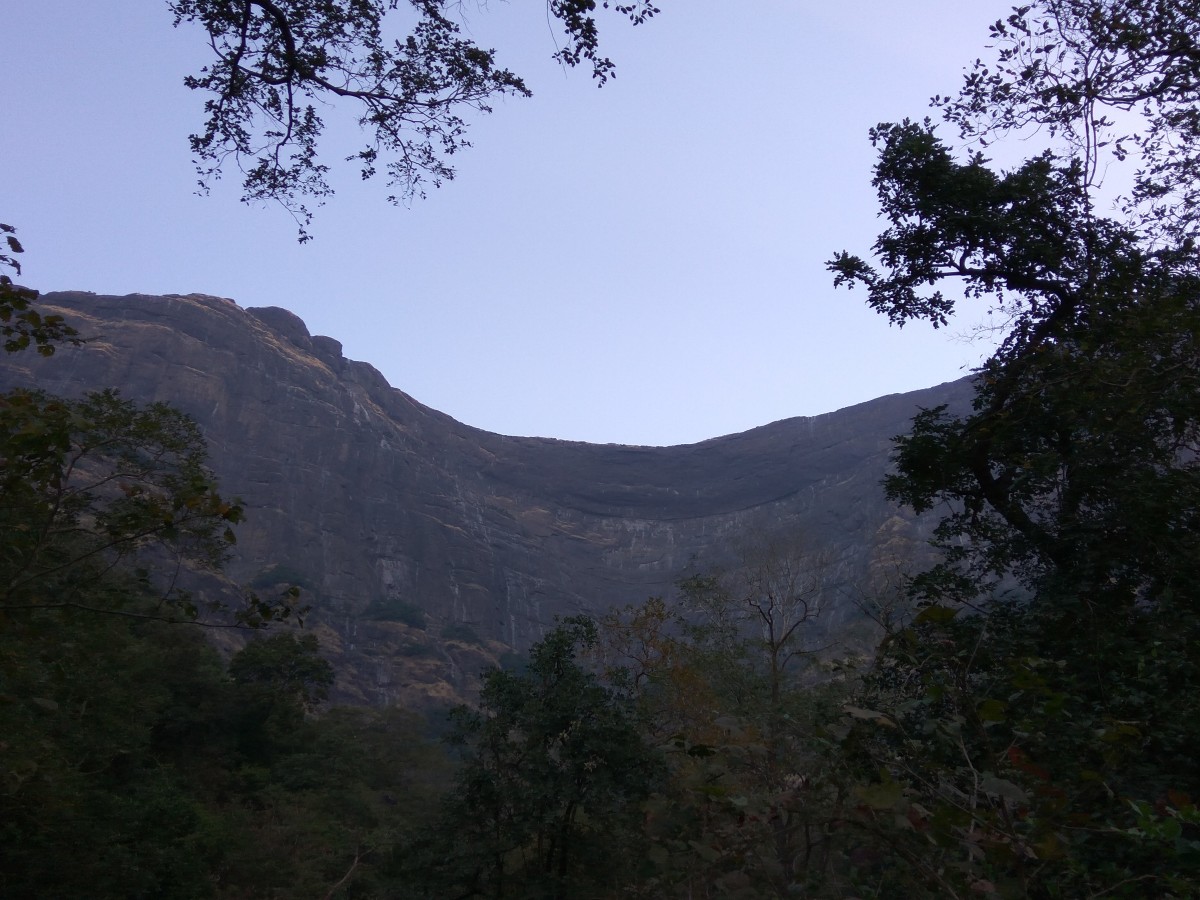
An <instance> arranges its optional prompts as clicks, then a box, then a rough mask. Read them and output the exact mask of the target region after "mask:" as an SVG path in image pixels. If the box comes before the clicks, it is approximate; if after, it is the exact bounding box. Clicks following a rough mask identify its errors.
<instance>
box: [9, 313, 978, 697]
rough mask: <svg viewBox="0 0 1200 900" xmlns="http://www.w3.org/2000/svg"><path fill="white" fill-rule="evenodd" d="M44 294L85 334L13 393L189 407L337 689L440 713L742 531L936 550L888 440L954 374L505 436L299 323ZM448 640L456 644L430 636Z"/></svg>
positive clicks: (241, 565)
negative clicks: (894, 503) (721, 423)
mask: <svg viewBox="0 0 1200 900" xmlns="http://www.w3.org/2000/svg"><path fill="white" fill-rule="evenodd" d="M43 299H44V303H45V306H46V307H51V308H53V311H55V312H59V313H61V314H62V315H64V316H66V317H67V319H68V321H69V322H71V324H73V325H75V327H76V328H78V329H79V330H80V331H81V332H83V333H84V334H85V335H87V336H89V337H91V338H92V341H91V342H90V343H89V344H88V345H86V346H85V347H82V348H79V349H73V348H65V349H62V350H60V351H59V352H58V353H57V354H56V355H55V356H54V357H52V358H50V359H45V360H44V359H40V358H38V357H35V356H34V355H33V354H28V353H25V354H16V355H9V356H8V357H7V358H4V359H3V360H2V361H0V383H2V386H4V387H8V386H12V385H14V384H19V383H29V382H33V383H36V384H37V385H38V386H39V387H41V388H43V389H45V390H48V391H51V392H55V393H60V394H68V395H76V394H79V393H81V392H82V391H84V390H88V389H93V388H99V387H108V386H114V387H117V388H119V389H120V390H121V391H122V392H123V393H124V395H125V396H127V397H131V398H134V399H137V400H142V401H150V400H162V401H166V402H169V403H171V404H173V405H175V406H176V407H178V408H180V409H182V410H184V411H186V412H188V413H190V414H191V415H192V416H194V417H195V418H196V420H197V421H198V422H199V423H200V424H201V426H202V427H203V429H204V431H205V434H206V435H207V437H208V440H209V442H210V447H211V453H212V464H213V468H214V469H215V470H216V472H217V474H218V475H219V476H220V479H221V483H222V487H223V490H224V491H225V492H226V493H228V494H231V495H236V496H239V497H241V498H242V500H243V501H244V503H245V505H246V508H247V512H248V521H247V522H246V523H245V524H244V525H243V526H242V527H241V529H240V531H239V534H238V550H237V555H236V557H235V558H234V560H233V563H232V565H231V567H230V573H231V575H232V576H234V577H235V578H237V579H239V580H241V581H243V582H246V583H255V584H259V585H267V584H270V583H272V581H273V580H279V581H296V582H299V583H300V584H302V586H303V587H305V589H306V590H307V591H308V592H309V597H310V602H312V603H313V605H314V608H315V621H317V622H318V623H319V624H320V627H321V629H322V640H323V643H324V645H325V646H326V648H327V649H328V650H329V651H330V652H331V653H332V654H333V655H334V656H335V659H336V660H338V661H340V662H341V664H342V666H343V669H344V671H346V672H352V674H351V675H344V677H343V678H342V679H341V680H340V682H339V687H340V696H341V697H342V698H343V699H357V700H361V701H364V702H388V701H392V700H396V699H398V698H404V699H406V700H411V699H412V697H413V695H414V694H413V692H414V691H415V692H416V694H417V695H419V696H421V697H424V698H425V699H426V700H429V701H435V700H439V699H449V697H448V696H447V697H445V698H443V697H442V696H441V694H447V693H453V689H454V688H455V685H456V682H455V679H458V683H465V681H464V679H466V678H467V677H468V676H473V675H475V674H476V672H477V670H478V669H479V668H480V667H481V666H482V665H484V664H485V663H486V662H487V661H488V660H490V659H494V658H495V655H496V654H497V653H498V652H499V651H500V649H501V648H500V645H499V644H497V643H495V642H497V641H499V642H503V643H504V644H508V645H512V646H516V647H523V646H527V645H528V644H529V643H530V642H531V641H533V640H535V639H536V638H538V637H539V636H540V635H541V634H542V632H543V630H544V629H545V628H546V627H547V625H548V624H550V623H552V621H553V618H554V616H555V615H562V614H570V613H574V612H579V611H592V612H595V611H602V610H604V609H607V608H609V607H611V606H613V605H614V604H624V603H628V602H640V601H641V600H644V599H645V598H646V597H647V596H650V595H653V594H662V593H666V592H669V590H670V588H671V585H672V584H673V583H674V581H675V580H676V579H677V578H678V577H679V576H680V574H681V573H683V572H684V571H685V570H686V569H687V568H688V567H689V566H692V565H695V564H696V562H697V561H698V562H699V563H700V564H701V565H702V566H707V565H710V564H728V563H730V562H731V561H732V556H731V552H732V550H733V548H734V547H735V546H736V545H737V543H738V541H739V540H740V539H741V538H742V537H743V536H745V535H747V534H750V533H759V532H762V533H769V532H778V533H803V534H805V535H807V538H806V539H807V540H811V541H819V542H823V543H829V544H831V545H833V546H834V547H835V548H836V552H837V555H838V559H839V565H840V566H841V569H842V571H843V573H844V575H845V577H846V578H853V577H857V576H858V575H859V574H861V573H862V572H863V571H865V570H866V569H867V568H868V566H869V565H870V564H871V562H872V560H873V559H874V560H877V559H878V558H879V557H880V554H881V553H886V554H893V555H894V553H895V551H896V547H897V545H898V543H899V544H904V543H908V544H917V543H919V542H920V541H921V540H922V538H923V530H924V529H923V528H922V527H919V525H918V524H915V523H913V522H912V521H911V520H910V519H909V518H907V517H904V516H898V515H897V513H896V511H895V510H893V509H891V508H889V506H888V504H887V503H886V502H885V501H884V499H883V496H882V490H881V488H880V487H879V481H880V478H881V477H882V475H883V473H884V470H885V467H886V465H887V462H888V457H889V453H890V444H891V438H892V437H893V436H894V435H896V434H898V433H900V432H903V431H905V430H907V426H908V420H909V419H910V417H911V416H912V415H913V413H914V412H916V410H917V409H918V407H922V406H925V407H928V406H933V405H937V404H939V403H944V402H951V403H962V402H964V400H965V398H966V396H967V393H968V390H967V386H966V384H965V383H964V382H956V383H953V384H949V385H942V386H940V387H938V388H932V389H930V390H926V391H920V392H916V393H912V394H905V395H893V396H888V397H882V398H880V399H877V400H873V401H871V402H869V403H863V404H860V405H858V406H854V407H850V408H848V409H844V410H841V411H839V412H835V413H829V414H827V415H822V416H815V417H812V418H796V419H788V420H786V421H782V422H776V423H774V424H771V425H766V426H763V427H761V428H756V429H753V430H752V431H748V432H745V433H743V434H737V435H730V436H727V437H720V438H715V439H713V440H709V441H704V442H701V443H698V444H691V445H687V446H679V447H630V446H622V445H615V444H609V445H594V444H583V443H574V442H569V441H560V440H551V439H546V438H533V437H506V436H503V435H497V434H491V433H489V432H485V431H481V430H479V429H476V428H471V427H469V426H467V425H463V424H462V423H460V422H457V421H455V420H454V419H452V418H450V417H449V416H447V415H444V414H442V413H440V412H437V411H436V410H433V409H430V408H428V407H426V406H422V405H421V404H420V403H418V402H416V401H415V400H414V399H413V398H411V397H409V396H408V395H407V394H405V393H403V392H402V391H399V390H396V389H394V388H392V387H390V386H389V385H388V384H387V382H386V381H385V380H384V378H383V376H382V375H380V373H379V372H378V371H376V370H375V369H374V368H373V367H371V366H369V365H367V364H366V363H361V362H355V361H352V360H347V359H345V358H344V357H343V356H342V352H341V345H340V344H339V343H338V342H337V341H336V340H334V339H332V338H328V337H322V336H315V337H314V336H312V335H310V334H309V333H308V329H307V328H306V327H305V325H304V323H303V322H302V321H301V320H300V319H299V318H298V317H297V316H295V315H293V314H292V313H290V312H288V311H287V310H284V309H279V308H277V307H269V308H265V309H242V308H241V307H239V306H237V305H236V304H235V303H234V302H233V301H231V300H226V299H222V298H216V297H209V296H205V295H197V294H191V295H187V296H178V295H171V296H166V297H150V296H143V295H130V296H126V297H107V296H96V295H92V294H85V293H57V294H48V295H46V296H45V297H44V298H43ZM422 614H423V617H424V618H422ZM848 615H849V613H847V612H845V611H842V612H837V611H834V613H833V614H832V615H831V616H830V617H829V619H828V621H829V622H831V623H833V624H837V622H839V621H842V620H844V619H845V618H846V617H847V616H848ZM422 626H423V628H422ZM462 626H466V630H465V631H464V630H463V628H462ZM455 627H458V628H459V630H458V631H457V632H454V628H455ZM448 628H449V629H450V630H449V631H446V629H448ZM443 631H444V632H445V633H446V634H451V633H452V632H453V633H455V634H457V635H458V637H457V638H455V639H453V640H447V641H441V640H432V638H433V637H436V636H438V635H440V634H441V633H442V632H443ZM472 632H473V633H474V637H475V638H477V640H471V639H465V640H464V639H463V637H464V635H466V636H467V638H470V637H471V633H472ZM400 658H403V659H404V660H405V662H404V664H403V665H401V664H400V663H399V662H398V661H397V660H398V659H400ZM422 660H424V661H425V662H428V665H427V666H425V669H427V670H428V671H427V672H426V673H425V675H419V674H414V673H415V672H420V671H424V670H423V669H422V665H423V663H422V662H421V661H422ZM439 673H440V674H439ZM447 673H449V675H447ZM422 677H427V678H428V682H427V683H424V682H422V683H418V682H414V680H413V679H419V678H422ZM400 682H403V683H400ZM447 683H448V684H450V685H451V687H450V688H447V687H446V685H447ZM422 684H425V685H426V686H425V687H422ZM414 685H415V686H414Z"/></svg>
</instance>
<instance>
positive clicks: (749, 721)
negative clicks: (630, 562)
mask: <svg viewBox="0 0 1200 900" xmlns="http://www.w3.org/2000/svg"><path fill="white" fill-rule="evenodd" d="M740 555H741V558H740V560H739V566H738V567H737V569H735V570H734V571H731V572H724V573H714V574H701V575H693V576H690V577H688V578H685V579H684V580H682V581H681V582H680V583H679V597H678V600H677V601H676V602H674V603H672V604H668V603H666V602H665V601H663V600H661V599H657V598H655V599H651V600H650V601H648V602H647V603H645V604H643V605H642V606H640V607H637V608H627V609H625V610H623V611H619V612H614V613H613V614H611V615H610V616H609V617H607V618H606V619H605V621H604V628H605V633H606V637H607V644H608V656H609V657H610V665H612V666H613V667H615V668H618V669H620V668H628V670H629V674H630V677H631V681H632V683H633V685H634V686H635V687H636V695H637V697H638V701H639V710H640V713H641V718H642V723H643V724H642V727H643V729H644V731H645V732H646V734H647V735H648V737H649V738H650V739H652V740H653V741H654V742H655V743H657V744H658V745H659V746H661V747H662V748H663V749H664V750H665V752H666V759H667V765H668V780H667V782H666V784H665V786H664V787H663V788H662V789H661V791H660V792H659V793H658V794H656V796H655V797H654V798H653V799H652V801H651V802H650V804H649V806H648V815H647V822H646V841H647V844H648V845H649V846H650V848H652V849H651V851H650V852H649V854H648V855H649V858H650V860H651V861H652V862H653V864H654V865H653V869H654V872H653V875H652V876H651V877H650V878H648V879H647V880H646V882H645V883H644V885H643V887H644V890H645V891H646V892H645V893H644V894H643V895H644V896H660V897H668V896H680V897H684V896H686V897H718V896H722V897H723V896H745V897H765V896H771V897H774V896H780V897H783V896H792V895H794V894H795V893H796V892H798V891H806V892H807V891H813V890H817V889H818V885H824V886H825V887H826V888H828V889H829V892H830V895H834V894H835V892H836V888H835V887H834V885H833V884H832V882H831V879H830V869H829V865H830V862H831V860H832V858H833V856H834V855H835V851H836V852H840V851H837V848H836V847H835V844H836V837H835V836H834V835H833V832H832V823H833V822H834V821H835V820H836V819H837V818H838V814H837V813H836V810H837V808H838V805H839V797H840V796H841V794H842V793H844V792H843V790H842V787H841V785H840V784H839V783H838V779H837V776H836V771H835V770H836V768H837V763H836V760H835V759H834V758H833V754H832V753H831V752H830V751H831V750H832V748H833V746H834V741H832V740H831V739H830V737H829V735H828V734H827V733H826V731H827V729H826V726H827V725H828V724H830V723H836V722H837V721H838V719H839V715H840V700H841V699H842V698H843V697H844V693H845V686H844V685H843V684H842V683H840V682H839V681H838V680H837V679H831V678H830V677H829V675H830V673H829V671H828V670H823V669H822V667H821V666H820V665H819V664H818V662H817V657H818V653H819V651H821V650H825V649H828V648H827V647H823V646H821V642H820V641H819V640H818V639H817V638H816V635H815V634H814V631H815V629H816V627H817V625H818V617H819V615H820V612H821V610H822V608H823V607H825V606H826V605H827V604H830V603H831V602H832V600H833V597H834V593H835V591H836V590H837V588H838V587H839V586H838V585H836V583H835V580H834V572H835V570H834V566H833V561H832V558H831V555H830V553H829V552H828V551H826V550H824V549H822V548H819V547H814V546H813V545H812V544H811V542H810V541H806V540H804V539H802V538H801V539H797V538H796V537H795V536H790V537H784V538H781V537H779V536H772V537H763V536H758V537H755V538H752V539H750V540H748V541H747V542H746V544H745V545H744V547H743V548H742V551H741V554H740ZM822 682H825V683H822ZM639 896H642V895H639ZM838 896H841V895H838Z"/></svg>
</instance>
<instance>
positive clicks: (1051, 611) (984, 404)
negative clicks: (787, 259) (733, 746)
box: [829, 0, 1200, 897]
mask: <svg viewBox="0 0 1200 900" xmlns="http://www.w3.org/2000/svg"><path fill="white" fill-rule="evenodd" d="M1197 12H1198V11H1197V8H1196V7H1195V5H1194V4H1189V3H1183V4H1178V3H1166V2H1153V0H1150V2H1147V0H1041V2H1036V3H1031V4H1029V5H1027V6H1022V7H1020V8H1018V9H1016V10H1014V12H1013V14H1012V15H1011V16H1009V17H1008V18H1007V19H1005V20H1003V21H1000V22H997V23H996V24H995V25H994V26H993V28H992V39H993V41H994V45H995V47H996V51H997V56H996V59H995V60H994V61H993V62H989V63H985V62H977V63H976V64H975V66H974V67H973V68H971V69H970V70H968V72H967V75H966V79H965V83H964V85H963V88H962V90H961V91H960V93H959V94H957V95H955V96H951V97H938V98H935V105H936V106H937V107H938V108H939V109H940V110H941V111H942V113H943V114H944V118H945V120H946V121H947V123H948V124H949V125H950V126H951V127H952V128H953V129H954V130H956V131H957V133H958V137H959V139H960V140H962V141H963V142H964V144H963V145H962V147H961V149H959V150H956V148H955V147H953V146H952V145H951V144H950V143H948V142H947V141H946V140H945V139H943V138H942V137H941V136H940V135H939V133H938V131H939V126H938V125H935V124H934V123H933V122H932V121H931V120H929V119H926V120H925V121H924V122H922V123H916V122H912V121H905V122H901V123H885V124H882V125H879V126H878V127H876V128H875V129H873V131H872V133H871V137H872V140H873V141H874V142H875V144H876V146H877V147H878V148H879V161H878V164H877V165H876V169H875V187H876V189H877V192H878V196H879V202H880V208H881V211H882V215H883V218H884V219H885V221H886V223H887V227H886V229H885V230H884V232H883V233H882V234H881V235H880V236H879V238H878V240H877V241H876V243H875V246H874V259H873V260H866V259H863V258H861V257H857V256H853V255H851V254H848V253H841V254H838V255H837V256H835V257H834V258H833V259H832V260H831V261H830V263H829V266H830V269H831V270H832V271H833V272H834V273H835V279H836V282H837V283H839V284H843V285H846V286H848V287H856V286H859V287H863V288H865V289H866V291H867V300H868V302H869V303H870V305H871V306H873V307H874V308H875V309H877V310H878V311H880V312H881V313H883V314H886V315H887V316H889V318H890V319H891V320H892V321H893V322H895V323H897V324H899V325H903V324H904V323H905V322H907V321H912V320H915V319H925V320H928V321H930V322H932V323H933V324H934V325H935V326H941V325H945V324H946V323H947V322H948V320H949V318H950V316H951V315H952V314H953V312H954V311H955V309H956V308H957V307H958V306H959V304H961V303H975V302H981V303H984V304H986V305H987V306H988V308H989V310H990V311H991V312H992V314H993V315H994V316H995V317H996V321H997V323H998V324H997V325H996V330H997V332H998V336H999V338H1000V340H999V345H998V348H997V350H996V351H995V353H994V354H992V356H991V357H990V358H989V359H988V360H987V361H986V362H985V363H984V364H983V365H982V366H981V368H980V369H979V370H978V371H977V372H976V374H975V397H974V401H973V405H972V409H971V410H970V411H969V412H967V413H965V414H962V413H957V412H954V411H951V410H948V409H946V408H945V407H939V408H934V409H929V410H925V411H923V412H921V413H920V414H919V415H918V416H917V417H916V419H915V420H914V422H913V429H912V431H911V432H910V433H909V434H907V435H902V436H901V437H899V438H898V440H897V445H896V448H897V449H896V456H895V460H896V471H895V474H894V475H892V476H891V477H889V479H888V480H887V490H888V493H889V495H890V496H891V497H892V498H893V499H895V500H898V501H900V502H902V503H904V504H906V505H908V506H911V507H912V508H914V509H916V510H917V511H926V510H932V509H935V508H937V509H943V510H947V512H945V513H944V515H943V517H942V519H941V522H940V524H939V525H938V528H937V531H936V542H937V544H938V545H939V546H940V548H941V549H942V551H943V553H944V557H943V561H942V562H941V563H939V564H938V565H936V566H935V567H933V568H932V569H930V570H929V571H926V572H924V573H921V574H920V575H919V576H917V577H916V578H915V579H914V581H913V583H912V590H913V596H914V597H915V598H916V599H917V600H918V601H919V602H920V603H921V604H922V605H923V606H924V611H922V612H921V613H920V614H919V615H918V616H917V617H916V620H915V622H914V623H913V625H912V626H911V627H909V628H908V629H904V630H902V631H900V632H898V633H896V634H895V635H893V636H892V637H891V638H890V639H889V640H888V642H887V643H885V645H884V647H883V649H882V650H881V654H880V657H879V660H878V662H877V669H876V671H875V673H874V675H873V676H872V678H871V679H869V680H868V683H867V687H868V690H867V693H866V695H864V698H865V699H864V700H863V701H862V702H863V703H864V705H865V706H867V707H868V708H870V709H872V710H873V712H872V713H871V715H869V716H866V715H864V716H863V717H862V719H863V721H862V722H860V723H859V726H858V732H859V733H860V734H863V733H868V732H869V733H870V734H869V737H868V738H866V739H865V742H864V743H862V744H860V745H859V746H860V748H869V749H868V750H867V755H868V758H870V759H872V760H873V761H874V764H875V765H876V766H878V775H877V776H876V778H877V779H878V784H877V786H876V788H875V789H874V790H872V791H869V792H867V793H865V794H862V796H863V797H865V798H866V799H867V800H868V801H869V802H867V803H865V809H864V815H863V819H862V821H863V823H864V824H865V825H866V827H868V829H875V830H876V833H882V832H889V833H890V837H889V838H888V840H891V841H894V842H896V847H897V849H898V852H899V855H900V857H901V858H903V859H906V860H907V861H908V863H909V865H910V867H911V871H912V873H913V877H914V878H916V879H917V880H918V881H919V882H921V883H922V884H924V885H925V887H926V889H929V890H933V891H935V892H937V893H941V894H945V895H948V896H964V895H966V894H968V893H971V892H981V891H982V892H983V893H991V894H999V895H1002V896H1014V897H1016V896H1021V897H1025V896H1039V897H1040V896H1098V895H1101V894H1103V895H1104V896H1130V897H1134V896H1145V895H1146V894H1147V893H1153V894H1154V895H1156V896H1191V895H1193V894H1194V893H1195V891H1196V890H1197V885H1198V884H1200V854H1198V853H1197V848H1198V847H1200V843H1198V842H1197V840H1196V838H1197V832H1196V829H1197V826H1198V825H1200V814H1198V812H1197V808H1196V806H1195V805H1194V798H1195V797H1196V796H1198V795H1200V780H1198V779H1197V777H1196V773H1195V769H1194V765H1193V764H1192V762H1191V751H1190V750H1185V749H1184V748H1185V747H1192V746H1194V745H1195V742H1196V739H1197V738H1198V737H1200V735H1198V734H1196V733H1195V723H1196V722H1197V718H1196V715H1195V710H1194V709H1193V704H1192V698H1194V697H1195V696H1196V694H1197V688H1200V684H1198V683H1197V672H1196V668H1195V663H1194V653H1195V647H1196V646H1197V644H1196V641H1197V638H1198V637H1200V616H1198V612H1200V593H1197V590H1196V584H1197V574H1200V573H1198V572H1197V561H1198V560H1200V543H1198V541H1200V538H1198V535H1200V517H1198V514H1197V511H1198V510H1200V381H1197V377H1198V373H1200V270H1198V267H1197V255H1196V251H1195V243H1194V240H1195V231H1196V221H1197V220H1196V217H1195V204H1194V202H1193V201H1194V198H1195V197H1196V191H1197V185H1198V184H1200V155H1198V154H1200V140H1198V139H1200V130H1198V128H1197V125H1198V123H1200V118H1198V115H1200V114H1198V112H1197V110H1198V105H1197V103H1198V101H1200V81H1198V80H1197V71H1198V70H1197V67H1196V64H1197V61H1198V60H1200V16H1198V15H1197ZM1012 137H1021V138H1022V139H1024V140H1025V141H1026V142H1031V143H1036V142H1037V141H1039V140H1040V141H1042V142H1043V144H1044V149H1043V150H1042V151H1041V152H1040V153H1037V154H1036V155H1034V156H1032V157H1031V158H1029V159H1027V160H1026V161H1025V162H1023V163H1020V164H1018V165H1016V166H1014V167H1012V168H1011V169H1008V170H999V169H997V168H996V167H995V166H994V165H993V164H992V163H991V162H990V161H989V160H988V159H987V158H986V157H985V155H984V152H985V151H986V150H987V149H988V148H989V147H993V146H994V145H995V143H996V142H997V141H1000V140H1004V139H1006V138H1012ZM1122 165H1124V166H1131V167H1132V169H1133V171H1132V173H1131V175H1130V177H1129V179H1128V184H1129V187H1128V188H1127V189H1126V190H1125V191H1124V192H1123V193H1120V192H1118V195H1117V196H1116V197H1115V200H1114V199H1111V198H1110V199H1108V200H1102V199H1101V198H1103V197H1105V196H1106V190H1107V191H1108V194H1110V195H1111V194H1112V193H1113V192H1112V191H1111V189H1109V188H1108V187H1107V186H1106V184H1105V178H1106V177H1107V178H1109V179H1113V178H1115V177H1116V175H1117V173H1118V172H1119V171H1120V169H1121V166H1122ZM964 609H965V610H966V611H964ZM884 726H886V727H884ZM897 813H898V814H900V815H901V816H903V817H904V818H903V821H905V822H907V823H908V825H907V826H906V829H907V832H906V833H905V830H904V829H902V831H901V832H894V831H891V830H890V828H889V826H888V825H887V824H886V823H887V821H888V817H889V816H891V815H893V814H897ZM930 839H932V841H933V843H934V846H936V847H937V848H938V849H937V850H933V849H930V847H929V844H928V841H929V840H930Z"/></svg>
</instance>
